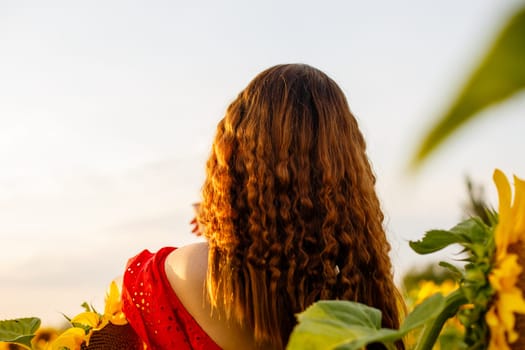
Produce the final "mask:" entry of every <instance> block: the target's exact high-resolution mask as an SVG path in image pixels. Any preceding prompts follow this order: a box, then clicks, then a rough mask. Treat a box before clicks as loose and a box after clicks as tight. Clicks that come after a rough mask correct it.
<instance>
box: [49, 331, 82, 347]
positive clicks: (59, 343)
mask: <svg viewBox="0 0 525 350" xmlns="http://www.w3.org/2000/svg"><path fill="white" fill-rule="evenodd" d="M85 339H86V332H85V331H84V330H83V329H81V328H76V327H72V328H69V329H68V330H66V331H65V332H64V333H62V334H61V335H59V336H58V338H56V339H55V340H54V341H53V342H52V343H51V345H50V348H51V350H62V349H64V348H68V349H70V350H77V349H80V345H81V344H82V342H84V340H85Z"/></svg>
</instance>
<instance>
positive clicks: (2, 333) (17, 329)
mask: <svg viewBox="0 0 525 350" xmlns="http://www.w3.org/2000/svg"><path fill="white" fill-rule="evenodd" d="M38 327H40V319H39V318H36V317H29V318H18V319H14V320H4V321H0V342H8V343H16V344H20V345H22V346H25V347H27V348H29V349H31V339H33V337H34V336H35V332H36V331H37V330H38Z"/></svg>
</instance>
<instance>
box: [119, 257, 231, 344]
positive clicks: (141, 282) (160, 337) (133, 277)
mask: <svg viewBox="0 0 525 350" xmlns="http://www.w3.org/2000/svg"><path fill="white" fill-rule="evenodd" d="M174 249H176V248H172V247H166V248H162V249H161V250H159V251H158V252H157V253H155V254H153V253H150V252H149V251H147V250H144V251H143V252H142V253H140V254H139V255H137V256H135V257H134V258H131V259H130V260H129V261H128V265H127V268H126V271H125V273H124V283H123V287H122V301H123V306H122V308H123V311H124V314H125V315H126V318H127V319H128V322H129V324H130V325H131V327H132V328H133V329H134V330H135V332H136V333H137V334H138V335H139V337H140V338H141V339H142V340H143V341H144V342H145V343H146V345H147V346H148V349H153V350H157V349H166V350H168V349H169V350H197V349H203V350H204V349H206V350H220V349H221V348H220V347H219V346H218V345H217V344H216V343H215V342H214V341H213V340H212V339H211V338H210V337H209V336H208V335H207V334H206V333H205V332H204V330H203V329H202V328H201V327H200V326H199V324H198V323H197V322H196V321H195V319H194V318H193V317H192V316H191V315H190V313H189V312H188V311H187V310H186V309H185V308H184V305H182V303H181V302H180V300H179V298H178V297H177V295H176V294H175V292H174V291H173V289H172V288H171V285H170V283H169V281H168V278H167V277H166V273H165V270H164V262H165V261H166V257H167V256H168V254H169V253H171V252H172V251H173V250H174Z"/></svg>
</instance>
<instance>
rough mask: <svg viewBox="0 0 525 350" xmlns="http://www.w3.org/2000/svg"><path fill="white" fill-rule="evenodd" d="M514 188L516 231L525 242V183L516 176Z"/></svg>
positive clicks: (518, 237)
mask: <svg viewBox="0 0 525 350" xmlns="http://www.w3.org/2000/svg"><path fill="white" fill-rule="evenodd" d="M514 188H515V193H514V205H513V207H512V217H513V218H514V231H515V233H516V235H517V237H516V238H517V239H518V240H519V239H521V240H523V241H525V181H524V180H522V179H520V178H519V177H517V176H514Z"/></svg>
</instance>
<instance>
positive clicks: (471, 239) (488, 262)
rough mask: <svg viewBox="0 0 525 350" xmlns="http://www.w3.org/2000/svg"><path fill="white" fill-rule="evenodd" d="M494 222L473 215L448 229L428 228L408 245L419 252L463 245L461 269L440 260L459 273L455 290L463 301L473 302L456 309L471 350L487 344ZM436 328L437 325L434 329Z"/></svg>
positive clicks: (429, 251) (491, 291) (424, 252)
mask: <svg viewBox="0 0 525 350" xmlns="http://www.w3.org/2000/svg"><path fill="white" fill-rule="evenodd" d="M491 220H494V221H497V218H496V217H495V216H494V217H492V218H491ZM495 224H496V222H494V225H495ZM494 225H491V226H489V225H486V224H485V223H484V222H483V221H482V219H480V218H479V217H474V218H470V219H467V220H465V221H463V222H461V223H459V224H458V225H456V226H455V227H453V228H452V229H450V230H449V231H436V230H434V231H429V232H427V233H426V234H425V236H424V237H423V239H422V240H420V241H417V242H410V247H412V249H414V250H415V251H416V252H417V253H420V254H428V253H432V252H435V251H438V250H440V249H443V248H445V247H447V246H449V245H451V244H456V243H459V244H460V245H461V246H462V247H463V248H464V252H465V253H466V254H467V257H466V258H465V259H464V261H466V262H467V264H466V265H465V266H464V268H463V269H462V270H460V269H458V268H457V267H455V266H450V264H447V263H443V262H442V263H441V265H442V266H444V267H447V268H449V269H451V271H452V272H454V273H455V274H457V275H458V279H459V282H460V289H459V291H458V292H459V293H461V295H462V296H463V298H464V301H463V303H469V304H472V307H471V308H466V309H463V310H461V311H459V312H457V310H456V312H457V315H458V318H459V319H460V321H461V323H462V324H463V325H464V326H465V344H466V346H468V347H469V348H472V349H484V348H486V346H487V343H486V342H487V339H486V335H487V334H488V330H487V324H486V322H485V313H486V310H487V308H488V304H489V302H490V300H491V299H492V296H493V294H494V291H493V289H492V287H491V286H490V283H489V281H488V275H489V273H490V271H491V268H492V261H493V254H494V251H495V245H494V244H495V243H494ZM459 305H461V302H458V305H457V306H459ZM445 309H448V308H445ZM451 309H453V308H451ZM438 327H439V326H438V325H436V328H438ZM426 338H427V339H428V338H431V337H426Z"/></svg>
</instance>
